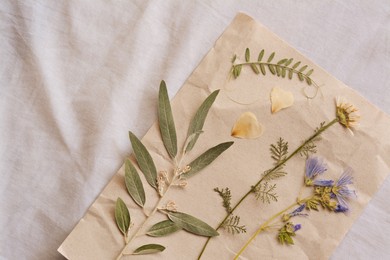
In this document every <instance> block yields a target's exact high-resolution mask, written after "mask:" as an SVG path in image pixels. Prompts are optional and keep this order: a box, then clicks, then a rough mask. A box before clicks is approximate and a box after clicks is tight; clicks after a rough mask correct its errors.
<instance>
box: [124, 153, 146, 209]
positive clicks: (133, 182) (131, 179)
mask: <svg viewBox="0 0 390 260" xmlns="http://www.w3.org/2000/svg"><path fill="white" fill-rule="evenodd" d="M125 183H126V188H127V191H128V192H129V194H130V196H131V198H132V199H133V200H134V201H135V203H137V204H138V205H139V206H141V207H143V206H144V205H145V200H146V199H145V191H144V187H143V185H142V181H141V179H140V177H139V175H138V172H137V169H136V168H135V167H134V166H133V164H132V163H131V161H130V160H129V159H126V162H125Z"/></svg>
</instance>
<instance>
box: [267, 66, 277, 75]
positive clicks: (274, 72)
mask: <svg viewBox="0 0 390 260" xmlns="http://www.w3.org/2000/svg"><path fill="white" fill-rule="evenodd" d="M268 68H269V71H271V73H272V74H273V75H275V74H276V70H275V66H274V65H272V64H268Z"/></svg>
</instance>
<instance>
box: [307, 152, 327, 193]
mask: <svg viewBox="0 0 390 260" xmlns="http://www.w3.org/2000/svg"><path fill="white" fill-rule="evenodd" d="M326 170H327V165H326V163H325V162H324V159H323V158H320V157H316V156H310V157H309V158H307V160H306V174H305V184H306V185H307V186H312V185H313V184H314V182H313V179H314V178H315V177H316V176H317V175H319V174H322V173H324V172H325V171H326ZM319 183H321V182H319Z"/></svg>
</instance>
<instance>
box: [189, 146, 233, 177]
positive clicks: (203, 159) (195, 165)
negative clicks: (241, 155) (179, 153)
mask: <svg viewBox="0 0 390 260" xmlns="http://www.w3.org/2000/svg"><path fill="white" fill-rule="evenodd" d="M233 143H234V142H226V143H221V144H219V145H216V146H214V147H212V148H210V149H208V150H207V151H206V152H204V153H202V154H201V155H200V156H199V157H198V158H196V159H195V160H193V161H192V162H191V163H190V164H189V166H190V167H191V170H190V171H189V172H187V173H184V174H183V177H185V178H190V177H192V176H193V175H195V174H196V173H198V172H199V171H201V170H203V168H205V167H206V166H207V165H209V164H210V163H212V162H213V161H214V160H215V159H217V157H218V156H219V155H220V154H221V153H223V152H224V151H225V150H226V149H228V148H229V147H230V146H231V145H232V144H233Z"/></svg>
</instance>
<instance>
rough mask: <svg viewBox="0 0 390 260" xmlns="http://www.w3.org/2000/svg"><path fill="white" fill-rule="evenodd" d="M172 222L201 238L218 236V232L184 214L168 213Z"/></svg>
mask: <svg viewBox="0 0 390 260" xmlns="http://www.w3.org/2000/svg"><path fill="white" fill-rule="evenodd" d="M168 217H169V219H170V220H172V221H173V222H175V223H176V224H178V225H179V226H181V227H182V228H183V229H184V230H186V231H188V232H190V233H193V234H195V235H199V236H206V237H213V236H218V235H219V234H218V232H217V231H216V230H215V229H214V228H212V227H210V226H209V225H208V224H206V223H205V222H203V221H202V220H200V219H197V218H195V217H193V216H191V215H188V214H186V213H182V212H168Z"/></svg>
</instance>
